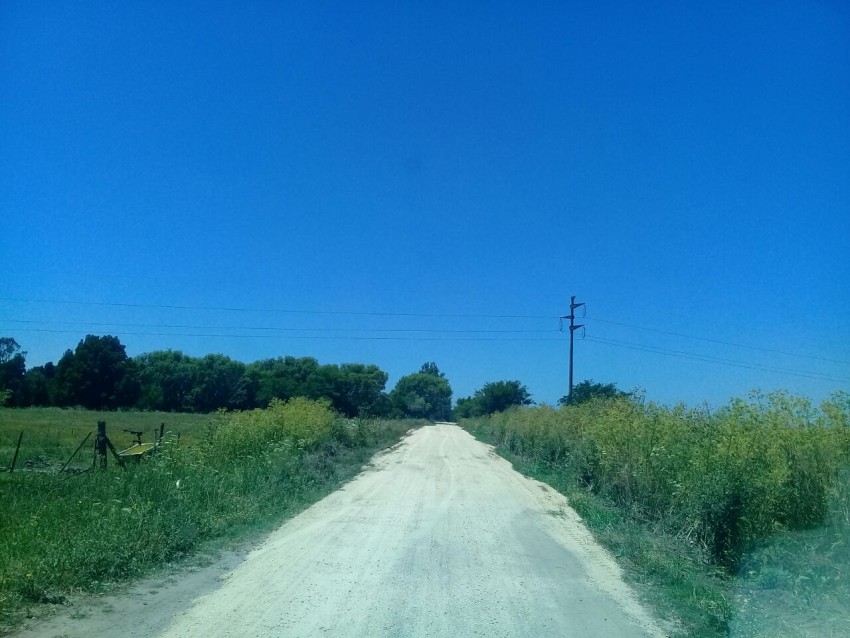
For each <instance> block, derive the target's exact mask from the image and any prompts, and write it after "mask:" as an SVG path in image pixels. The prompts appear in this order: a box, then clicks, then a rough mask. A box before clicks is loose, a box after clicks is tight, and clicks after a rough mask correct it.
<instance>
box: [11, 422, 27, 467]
mask: <svg viewBox="0 0 850 638" xmlns="http://www.w3.org/2000/svg"><path fill="white" fill-rule="evenodd" d="M22 438H24V431H23V430H21V434H20V436H18V445H17V446H15V456H13V457H12V467H10V468H9V472H10V473H11V472H14V471H15V463H17V462H18V452H19V451H20V449H21V439H22Z"/></svg>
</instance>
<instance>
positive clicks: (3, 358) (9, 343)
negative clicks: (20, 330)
mask: <svg viewBox="0 0 850 638" xmlns="http://www.w3.org/2000/svg"><path fill="white" fill-rule="evenodd" d="M26 355H27V353H26V352H23V351H21V346H19V345H18V342H17V341H15V340H14V339H13V338H12V337H0V390H7V391H8V392H7V393H6V403H7V404H8V405H11V406H18V405H23V401H24V396H23V395H24V375H25V374H26V371H27V364H26Z"/></svg>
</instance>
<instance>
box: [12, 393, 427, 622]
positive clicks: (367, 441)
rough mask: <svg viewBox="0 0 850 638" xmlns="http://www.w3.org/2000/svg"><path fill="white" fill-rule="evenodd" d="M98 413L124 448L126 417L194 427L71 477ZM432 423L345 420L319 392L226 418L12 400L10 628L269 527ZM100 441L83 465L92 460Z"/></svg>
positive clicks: (144, 423) (139, 423)
mask: <svg viewBox="0 0 850 638" xmlns="http://www.w3.org/2000/svg"><path fill="white" fill-rule="evenodd" d="M98 420H105V421H106V422H107V433H108V435H109V436H110V437H113V441H114V443H115V445H116V447H118V448H119V449H120V447H121V446H122V445H124V444H129V443H130V439H131V437H130V435H128V434H126V433H123V432H120V430H121V429H123V428H126V429H140V430H146V431H147V433H150V434H152V431H153V429H154V426H156V427H158V425H159V423H161V422H165V423H166V429H167V430H168V431H171V432H180V433H181V436H180V439H179V443H177V442H176V441H177V438H176V436H175V435H169V436H167V437H166V440H167V441H168V444H167V445H164V446H163V449H162V451H161V453H160V454H158V455H157V456H156V457H155V458H151V459H148V460H145V461H143V462H142V463H139V464H131V465H129V466H128V467H126V468H124V469H122V468H119V467H117V466H115V465H114V464H112V465H110V466H109V467H108V468H107V469H106V470H102V469H97V470H93V471H88V472H85V473H76V474H73V473H67V472H66V473H63V474H59V473H58V469H59V468H60V467H61V465H62V464H63V463H64V461H66V460H67V458H68V457H69V456H70V454H71V453H72V452H73V451H74V449H75V448H76V446H77V445H79V443H80V441H81V440H82V439H83V437H84V436H85V434H86V433H87V432H89V431H91V430H93V429H95V426H96V424H97V421H98ZM421 424H422V423H421V422H420V423H416V422H411V421H367V420H355V421H352V420H347V419H342V418H340V417H338V416H337V415H336V414H335V413H333V412H332V411H331V410H330V408H329V407H328V405H327V404H325V403H322V402H314V401H308V400H305V399H294V400H292V401H290V402H288V403H283V402H277V401H276V402H273V404H272V405H271V406H270V407H269V408H268V409H267V410H254V411H251V412H245V413H231V414H216V415H172V414H156V413H149V414H145V413H97V412H87V411H71V410H53V409H44V410H41V409H32V410H30V409H27V410H3V411H0V455H2V458H3V459H9V460H8V461H5V462H6V463H8V462H10V460H11V456H12V454H13V452H14V445H15V443H16V442H17V436H18V434H19V433H20V431H21V430H23V431H24V441H25V444H24V445H22V447H21V453H20V455H19V461H18V467H19V468H20V471H18V470H16V471H15V472H14V473H9V472H3V473H0V633H3V631H4V630H9V629H10V628H13V627H14V626H16V625H17V624H18V623H20V622H21V620H22V619H23V618H24V617H25V616H26V615H27V614H31V613H34V612H35V613H37V612H38V610H39V608H40V607H41V608H43V607H44V605H45V604H58V603H61V602H63V601H64V600H65V599H66V597H67V596H68V595H69V594H73V593H74V592H82V591H95V592H96V591H103V590H105V589H106V588H108V587H109V586H110V584H111V583H114V582H117V581H121V580H126V579H128V578H134V577H137V576H141V575H143V574H144V573H146V572H148V571H150V570H151V569H152V568H155V567H156V566H159V565H162V564H164V563H171V562H174V561H177V560H180V559H181V558H183V557H185V556H187V555H189V554H191V553H193V552H194V551H196V550H197V549H199V548H200V547H206V546H209V543H211V542H220V541H221V540H222V539H232V538H237V537H239V536H240V535H242V534H244V533H256V532H257V531H258V530H265V529H269V528H271V527H272V526H274V525H276V524H278V523H279V522H280V521H281V520H283V519H284V518H285V517H287V516H291V515H292V514H294V513H296V512H298V511H299V510H300V509H302V508H304V507H306V506H307V505H309V504H311V503H313V502H315V501H317V500H318V499H320V498H321V497H322V496H324V495H325V494H327V493H328V492H330V491H332V490H334V489H336V488H337V487H338V486H339V485H340V484H341V483H342V482H344V481H346V480H348V479H349V478H351V477H352V476H354V475H355V474H356V473H357V472H358V471H359V470H360V469H361V467H362V465H363V464H364V463H365V462H367V461H368V459H369V458H370V457H371V455H372V454H373V453H374V452H376V451H377V450H379V449H382V448H386V447H388V446H390V445H392V444H394V443H395V442H397V441H398V440H399V439H400V438H401V437H402V436H403V435H404V433H405V432H406V431H408V429H409V428H411V427H415V426H417V425H421ZM146 440H150V438H147V437H146ZM86 448H87V449H86V453H85V455H82V453H81V456H83V459H82V461H81V465H84V466H85V465H88V466H90V465H91V459H92V451H91V448H90V447H89V446H88V445H87V446H86ZM28 461H29V463H28Z"/></svg>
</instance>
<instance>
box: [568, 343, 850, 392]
mask: <svg viewBox="0 0 850 638" xmlns="http://www.w3.org/2000/svg"><path fill="white" fill-rule="evenodd" d="M585 341H590V342H593V343H600V344H603V345H608V346H614V347H619V348H626V349H629V350H638V351H641V352H650V353H653V354H661V355H664V356H668V357H676V358H679V359H690V360H693V361H703V362H705V363H717V364H720V365H726V366H730V367H733V368H745V369H749V370H759V371H762V372H776V373H779V374H788V375H793V376H798V377H806V378H809V379H817V380H819V381H833V382H837V383H850V379H844V378H838V377H833V376H830V375H828V374H823V373H820V372H811V371H803V370H792V369H789V368H777V367H774V366H766V365H761V364H757V363H750V362H747V361H737V360H735V359H723V358H721V357H713V356H710V355H703V354H699V353H696V352H685V351H681V350H670V349H668V348H658V347H655V346H647V345H645V344H640V343H632V342H629V341H619V340H617V339H605V338H598V337H585Z"/></svg>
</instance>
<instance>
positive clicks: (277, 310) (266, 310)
mask: <svg viewBox="0 0 850 638" xmlns="http://www.w3.org/2000/svg"><path fill="white" fill-rule="evenodd" d="M0 301H9V302H14V303H39V304H67V305H75V306H108V307H115V308H156V309H160V310H215V311H224V312H254V313H281V314H300V315H343V316H364V317H420V318H427V319H557V318H558V317H557V315H487V314H443V313H417V312H372V311H356V310H304V309H290V308H237V307H226V306H179V305H171V304H142V303H115V302H106V301H66V300H60V299H15V298H8V297H0Z"/></svg>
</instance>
